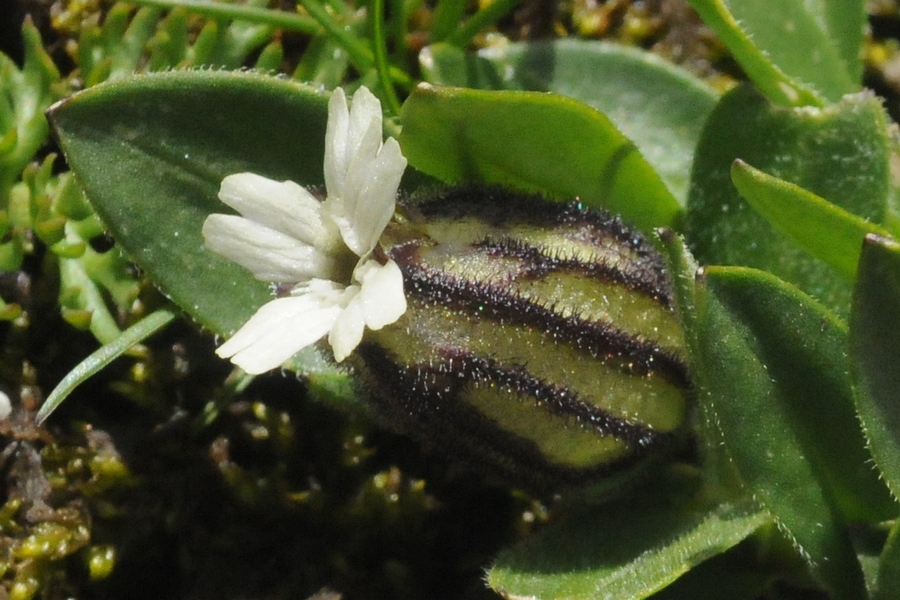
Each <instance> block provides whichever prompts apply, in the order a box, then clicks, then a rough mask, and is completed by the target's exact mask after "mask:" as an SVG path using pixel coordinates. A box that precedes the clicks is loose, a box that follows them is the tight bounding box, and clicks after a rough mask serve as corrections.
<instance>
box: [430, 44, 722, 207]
mask: <svg viewBox="0 0 900 600" xmlns="http://www.w3.org/2000/svg"><path fill="white" fill-rule="evenodd" d="M419 62H420V64H421V66H422V70H423V71H424V73H425V77H426V79H427V80H428V81H431V82H432V83H439V84H442V85H454V86H459V87H467V88H478V89H489V90H523V91H525V90H527V91H537V92H555V93H557V94H561V95H563V96H568V97H570V98H574V99H575V100H579V101H581V102H584V103H585V104H587V105H588V106H591V107H592V108H595V109H596V110H598V111H600V112H601V113H603V114H605V115H606V116H607V117H608V118H609V119H610V120H611V121H612V123H613V124H614V125H615V126H616V127H617V128H618V129H619V131H621V132H622V133H623V134H624V135H625V136H626V137H628V138H629V139H630V140H632V141H633V142H634V144H635V145H636V146H637V148H638V150H640V152H641V154H642V155H643V156H644V158H646V159H647V162H649V163H650V165H651V166H652V167H653V168H654V169H655V170H656V172H657V173H659V175H660V177H662V179H663V181H664V182H665V184H666V186H667V187H668V188H669V190H670V191H671V192H672V194H673V195H674V196H675V197H676V198H678V200H679V202H680V203H682V204H684V202H685V201H686V198H687V187H688V178H689V176H690V169H691V162H692V161H693V158H694V148H696V146H697V141H698V140H699V138H700V132H701V130H702V128H703V123H704V122H705V121H706V117H707V116H708V115H709V113H710V112H711V111H712V109H713V106H714V105H715V102H716V99H717V97H718V96H717V94H716V92H715V91H714V90H712V89H711V88H710V87H708V86H707V85H706V84H704V83H703V82H702V81H700V80H699V79H697V78H696V77H694V76H693V75H691V74H690V73H688V72H687V71H685V70H683V69H680V68H678V67H676V66H674V65H672V64H671V63H669V62H667V61H665V60H662V59H661V58H659V57H658V56H656V55H654V54H651V53H649V52H644V51H641V50H637V49H634V48H630V47H626V46H621V45H619V44H610V43H605V42H594V41H585V40H575V39H562V40H556V41H552V42H534V43H528V44H508V45H506V46H502V47H500V48H491V49H489V50H482V51H480V52H478V53H477V54H476V53H471V52H464V51H463V50H461V49H458V48H454V47H452V46H449V45H446V44H438V45H434V46H429V47H427V48H425V49H424V50H422V52H421V53H420V55H419Z"/></svg>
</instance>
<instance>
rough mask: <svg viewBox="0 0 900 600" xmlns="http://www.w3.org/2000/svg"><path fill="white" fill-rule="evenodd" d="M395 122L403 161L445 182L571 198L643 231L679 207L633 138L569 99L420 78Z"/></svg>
mask: <svg viewBox="0 0 900 600" xmlns="http://www.w3.org/2000/svg"><path fill="white" fill-rule="evenodd" d="M400 120H401V122H402V123H403V132H402V133H401V135H400V144H401V146H402V147H403V152H404V154H405V155H406V156H407V158H408V159H409V162H410V164H411V165H413V166H414V167H416V168H417V169H419V170H421V171H424V172H425V173H427V174H429V175H432V176H434V177H437V178H438V179H441V180H443V181H446V182H462V181H467V182H484V183H494V184H501V185H506V186H510V187H515V188H519V189H524V190H528V191H539V192H542V193H544V194H547V195H548V196H550V197H553V198H558V199H565V200H570V199H572V198H579V199H580V200H581V201H582V202H584V203H585V204H586V205H588V206H592V207H602V208H605V209H607V210H610V211H612V212H614V213H618V214H620V215H622V217H623V218H624V219H625V220H626V221H630V222H631V223H633V224H635V225H636V226H638V227H639V228H643V229H645V230H650V229H652V228H654V227H657V226H670V225H672V224H673V223H674V222H675V221H676V220H677V218H678V216H679V213H680V211H681V209H680V207H679V205H678V201H677V200H676V199H675V198H674V197H673V196H672V194H671V193H670V192H669V191H668V190H667V189H666V186H665V185H664V184H663V182H662V180H661V179H660V178H659V175H657V174H656V172H654V170H653V168H652V167H651V166H650V165H649V164H648V163H647V161H646V160H645V159H644V158H643V157H642V156H641V154H640V153H639V152H638V150H637V148H635V146H634V144H633V143H632V142H631V141H629V140H628V139H627V138H626V137H625V136H623V135H622V134H621V133H620V132H619V131H618V130H617V129H616V128H615V126H614V125H613V124H612V123H611V122H610V121H609V119H607V118H606V117H604V116H603V115H602V114H600V113H598V112H597V111H595V110H593V109H592V108H590V107H589V106H586V105H584V104H582V103H580V102H576V101H574V100H571V99H569V98H564V97H562V96H556V95H552V94H538V93H531V92H493V91H478V90H466V89H460V88H439V87H434V86H430V85H420V86H419V87H418V88H416V90H415V91H414V92H413V93H412V95H411V96H410V97H409V98H408V99H407V100H406V102H405V103H404V105H403V110H402V111H401V114H400Z"/></svg>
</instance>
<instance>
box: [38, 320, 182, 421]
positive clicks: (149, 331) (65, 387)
mask: <svg viewBox="0 0 900 600" xmlns="http://www.w3.org/2000/svg"><path fill="white" fill-rule="evenodd" d="M174 318H175V314H174V313H172V312H170V311H168V310H158V311H156V312H154V313H152V314H150V315H148V316H146V317H144V318H143V319H141V320H140V321H138V322H137V323H135V324H134V325H132V326H131V327H129V328H128V329H126V330H125V331H123V332H122V334H121V335H119V336H117V337H116V338H115V339H113V340H112V341H110V342H109V343H107V344H106V345H104V346H103V347H102V348H100V349H99V350H97V351H96V352H94V353H93V354H91V355H90V356H88V357H87V358H86V359H84V360H83V361H81V362H80V363H79V364H78V366H76V367H75V368H74V369H72V371H71V372H70V373H69V374H68V375H66V376H65V377H63V380H62V381H60V382H59V385H57V386H56V388H54V390H53V391H52V392H50V395H49V396H47V400H46V401H45V402H44V404H42V405H41V409H40V410H39V411H38V413H37V415H36V416H35V422H36V423H38V424H40V423H42V422H43V421H44V420H45V419H46V418H47V417H49V416H50V414H51V413H52V412H53V411H54V410H56V409H57V408H58V407H59V405H60V404H62V402H63V400H65V399H66V398H67V397H68V396H69V394H71V393H72V392H73V391H75V388H76V387H78V386H79V385H81V384H82V383H84V382H85V381H87V380H88V379H90V377H91V376H93V375H95V374H96V373H98V372H100V371H101V370H102V369H103V368H104V367H105V366H106V365H108V364H109V363H111V362H112V361H113V360H115V359H116V358H118V357H119V356H121V355H122V354H124V353H125V352H126V351H128V350H129V349H130V348H131V347H132V346H134V345H135V344H138V343H140V342H142V341H144V340H145V339H147V338H148V337H150V336H151V335H153V334H154V333H156V332H157V331H159V330H160V329H162V328H163V327H165V326H166V325H167V324H168V323H169V322H170V321H172V319H174Z"/></svg>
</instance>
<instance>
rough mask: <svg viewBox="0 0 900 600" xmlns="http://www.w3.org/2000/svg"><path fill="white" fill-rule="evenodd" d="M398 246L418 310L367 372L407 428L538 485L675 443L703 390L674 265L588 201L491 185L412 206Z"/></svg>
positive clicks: (396, 238) (590, 473)
mask: <svg viewBox="0 0 900 600" xmlns="http://www.w3.org/2000/svg"><path fill="white" fill-rule="evenodd" d="M404 212H405V217H406V218H405V220H404V221H402V222H401V223H400V224H394V225H391V226H389V228H388V230H387V231H386V234H385V236H384V237H383V238H382V245H383V248H384V251H385V253H386V255H387V257H389V258H391V259H392V260H394V261H395V262H396V263H397V264H398V265H399V266H400V269H401V271H402V272H403V279H404V288H405V293H406V297H407V302H408V310H407V311H406V313H405V314H404V315H403V317H401V319H400V320H399V321H398V322H397V323H396V324H394V325H392V326H390V327H386V328H384V329H383V330H380V331H377V332H372V333H371V334H368V335H367V336H366V338H365V340H364V342H363V343H362V345H361V346H360V347H359V348H358V350H357V352H356V358H355V362H356V367H357V371H358V372H359V373H360V375H361V376H362V379H363V380H364V382H365V384H366V387H367V388H369V389H371V390H372V395H373V400H374V402H375V403H376V404H377V405H378V406H379V407H380V408H381V410H382V411H383V412H385V413H386V414H387V415H388V417H389V418H390V419H391V420H392V421H393V422H395V423H399V424H400V426H401V427H402V428H403V429H404V430H405V431H407V432H408V433H409V434H411V435H412V436H413V437H415V438H417V439H419V440H420V441H421V442H423V443H425V444H427V445H430V446H432V447H434V448H437V449H439V450H441V451H442V452H445V453H449V454H452V455H456V456H458V457H461V458H462V459H464V460H466V461H468V462H470V463H472V464H473V465H476V466H478V467H480V468H482V469H486V470H487V471H490V472H493V473H495V474H499V475H501V476H503V477H504V478H506V479H508V480H512V481H514V482H517V483H521V484H523V485H526V486H529V487H533V488H544V489H546V488H551V487H554V486H558V485H571V484H576V483H581V482H585V481H589V480H591V479H595V478H600V477H603V476H606V475H610V474H613V473H620V472H622V471H623V470H624V469H626V468H627V467H629V466H631V465H633V464H635V463H636V462H637V461H639V460H640V459H642V458H644V457H646V456H647V455H649V454H652V453H654V452H655V451H657V450H658V449H660V448H663V447H666V446H670V445H671V442H672V441H673V440H674V439H675V438H676V437H677V435H678V432H679V430H680V429H681V427H682V424H683V423H684V420H685V414H686V410H687V404H688V398H689V397H690V384H689V382H688V375H687V370H686V367H685V363H684V358H683V357H684V352H685V351H684V341H683V338H682V333H681V329H680V327H679V325H678V322H677V319H676V317H675V314H674V312H673V309H672V306H671V304H672V297H671V290H670V287H671V286H670V282H669V279H668V275H667V273H666V269H665V264H664V262H663V259H662V257H661V256H660V255H659V254H658V253H657V252H656V251H655V250H654V249H653V248H652V246H650V245H649V244H648V243H647V242H646V240H644V239H643V238H642V236H641V235H640V234H638V233H636V232H634V231H632V230H631V229H629V228H628V227H626V226H625V225H623V224H622V223H621V221H619V220H618V219H615V218H612V217H610V216H608V215H606V214H603V213H598V212H590V211H587V210H584V209H582V208H581V207H580V206H578V205H576V204H570V205H563V204H554V203H549V202H547V201H545V200H543V199H541V198H538V197H532V196H525V195H522V194H518V193H515V192H510V191H507V190H501V189H497V188H484V187H462V188H451V189H447V190H443V191H440V192H438V193H437V194H433V195H432V197H430V198H429V199H428V200H426V201H424V202H421V203H416V204H408V205H406V206H405V207H404Z"/></svg>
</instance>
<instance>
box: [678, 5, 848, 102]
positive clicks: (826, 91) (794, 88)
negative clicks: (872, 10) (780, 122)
mask: <svg viewBox="0 0 900 600" xmlns="http://www.w3.org/2000/svg"><path fill="white" fill-rule="evenodd" d="M689 1H690V3H691V6H693V7H694V9H695V10H696V11H697V12H698V13H699V14H700V17H701V18H702V19H703V20H704V22H705V23H706V24H707V25H709V26H710V27H711V28H712V29H713V30H714V31H715V32H716V34H717V35H718V36H719V38H720V39H721V40H722V41H723V42H724V43H725V45H726V46H728V49H729V50H730V51H731V53H732V54H733V55H734V57H735V59H737V61H738V62H739V63H740V64H741V66H742V67H743V68H744V70H745V71H746V72H747V74H748V75H749V76H750V79H752V80H753V82H754V83H755V84H756V85H757V86H758V87H759V89H760V90H762V91H763V92H764V93H765V94H766V95H767V96H768V97H769V98H770V99H771V100H772V101H773V102H775V103H777V104H782V105H790V106H801V105H822V104H824V103H825V102H826V101H831V102H837V101H838V100H840V99H841V97H842V96H843V95H844V94H850V93H853V92H857V91H859V89H860V83H861V81H860V80H861V78H862V61H861V57H860V53H861V50H862V44H863V30H864V27H865V23H866V21H865V18H866V15H865V9H864V2H862V1H861V0H813V1H811V2H809V1H803V0H784V1H783V2H780V3H779V4H778V9H777V10H773V7H772V3H771V2H770V1H769V0H689Z"/></svg>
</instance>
